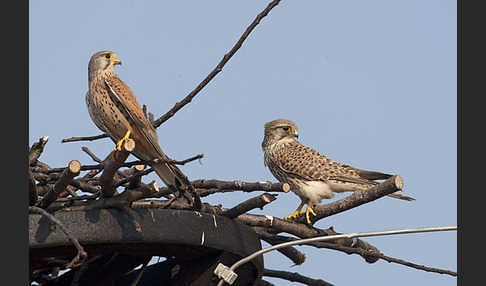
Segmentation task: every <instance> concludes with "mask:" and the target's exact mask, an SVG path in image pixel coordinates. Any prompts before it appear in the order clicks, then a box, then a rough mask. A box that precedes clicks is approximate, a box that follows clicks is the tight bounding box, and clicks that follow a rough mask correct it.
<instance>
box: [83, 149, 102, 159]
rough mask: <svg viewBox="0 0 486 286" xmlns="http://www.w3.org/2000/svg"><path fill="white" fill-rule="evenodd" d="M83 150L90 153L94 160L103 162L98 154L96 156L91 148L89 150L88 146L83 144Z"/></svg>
mask: <svg viewBox="0 0 486 286" xmlns="http://www.w3.org/2000/svg"><path fill="white" fill-rule="evenodd" d="M81 150H83V151H84V152H85V153H86V154H88V156H90V157H91V159H93V161H95V162H98V163H101V162H103V160H101V159H100V158H98V156H96V155H95V154H94V153H93V152H91V150H89V148H88V147H86V146H83V147H81Z"/></svg>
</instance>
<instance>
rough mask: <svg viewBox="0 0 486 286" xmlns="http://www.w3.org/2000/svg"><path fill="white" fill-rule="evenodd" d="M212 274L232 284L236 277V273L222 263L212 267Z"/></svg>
mask: <svg viewBox="0 0 486 286" xmlns="http://www.w3.org/2000/svg"><path fill="white" fill-rule="evenodd" d="M214 274H216V276H218V277H219V278H220V279H223V280H224V282H226V283H228V284H230V285H233V283H234V282H235V280H236V278H238V274H236V273H235V272H233V271H232V270H231V269H229V267H227V266H226V265H224V264H222V263H218V266H216V268H215V269H214Z"/></svg>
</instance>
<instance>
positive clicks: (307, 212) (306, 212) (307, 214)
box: [305, 201, 317, 224]
mask: <svg viewBox="0 0 486 286" xmlns="http://www.w3.org/2000/svg"><path fill="white" fill-rule="evenodd" d="M309 213H311V214H313V215H314V216H316V215H317V214H316V212H315V211H314V210H313V209H312V202H310V201H309V202H308V203H307V209H306V210H305V218H306V219H307V223H308V224H311V220H310V218H309Z"/></svg>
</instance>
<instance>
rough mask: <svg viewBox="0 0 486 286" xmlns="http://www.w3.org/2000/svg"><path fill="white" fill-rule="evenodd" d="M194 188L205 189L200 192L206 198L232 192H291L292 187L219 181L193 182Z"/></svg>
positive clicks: (276, 184)
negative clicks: (215, 194)
mask: <svg viewBox="0 0 486 286" xmlns="http://www.w3.org/2000/svg"><path fill="white" fill-rule="evenodd" d="M192 185H193V186H194V188H199V189H205V190H198V193H199V195H200V196H201V197H206V196H209V195H212V194H214V193H225V192H232V191H243V192H253V191H266V192H283V193H287V192H288V191H290V185H289V184H287V183H272V182H253V183H250V182H243V181H219V180H202V179H201V180H195V181H192Z"/></svg>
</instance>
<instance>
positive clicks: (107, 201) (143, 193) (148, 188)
mask: <svg viewBox="0 0 486 286" xmlns="http://www.w3.org/2000/svg"><path fill="white" fill-rule="evenodd" d="M157 192H159V187H158V186H157V183H156V182H155V181H152V182H151V183H150V184H147V185H145V184H142V186H141V187H139V188H137V189H127V190H125V191H123V192H122V193H121V194H119V195H116V196H113V197H105V198H102V199H99V200H94V201H90V202H88V203H86V204H84V205H78V206H72V207H68V208H66V210H67V211H79V210H92V209H99V208H121V207H124V206H129V205H130V204H131V203H132V202H135V201H137V200H141V199H144V198H150V197H152V196H153V195H154V194H155V193H157Z"/></svg>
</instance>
